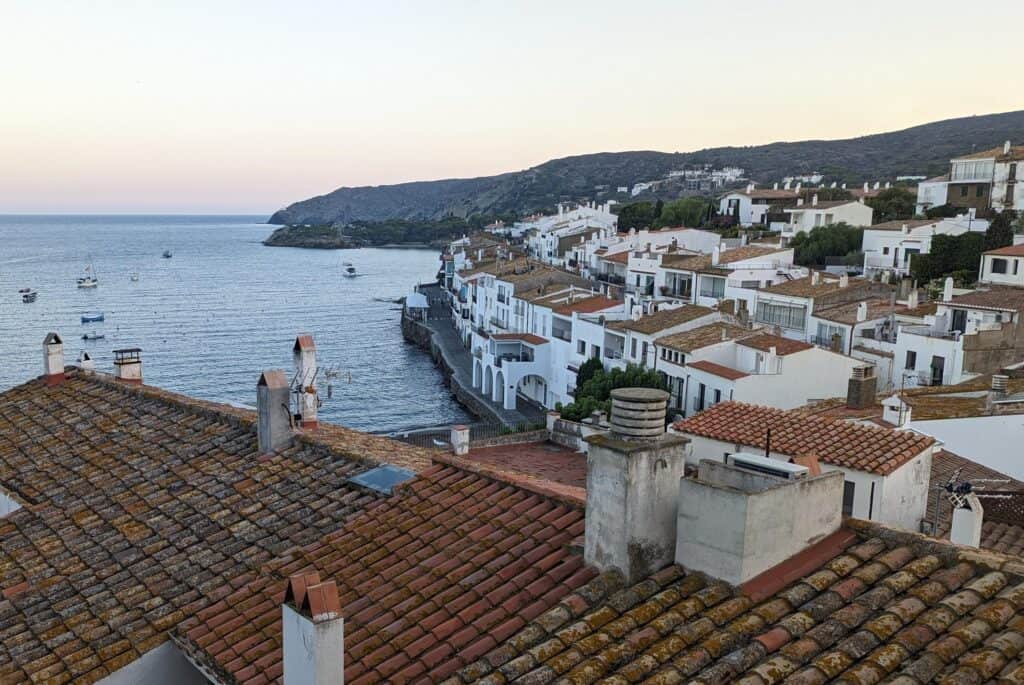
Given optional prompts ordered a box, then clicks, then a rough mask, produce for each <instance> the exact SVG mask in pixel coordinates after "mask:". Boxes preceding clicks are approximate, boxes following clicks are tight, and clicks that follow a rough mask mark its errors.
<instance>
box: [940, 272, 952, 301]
mask: <svg viewBox="0 0 1024 685" xmlns="http://www.w3.org/2000/svg"><path fill="white" fill-rule="evenodd" d="M952 299H953V277H952V276H946V280H945V281H943V282H942V301H943V302H949V301H950V300H952Z"/></svg>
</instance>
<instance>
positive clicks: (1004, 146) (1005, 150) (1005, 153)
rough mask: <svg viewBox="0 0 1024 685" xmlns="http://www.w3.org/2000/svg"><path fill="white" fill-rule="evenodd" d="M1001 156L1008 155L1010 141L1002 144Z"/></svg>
mask: <svg viewBox="0 0 1024 685" xmlns="http://www.w3.org/2000/svg"><path fill="white" fill-rule="evenodd" d="M1003 154H1004V155H1008V154H1010V141H1006V142H1005V143H1003Z"/></svg>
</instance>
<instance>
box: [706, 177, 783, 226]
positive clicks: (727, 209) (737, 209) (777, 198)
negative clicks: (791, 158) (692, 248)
mask: <svg viewBox="0 0 1024 685" xmlns="http://www.w3.org/2000/svg"><path fill="white" fill-rule="evenodd" d="M799 194H800V185H799V184H797V186H796V189H795V190H790V189H789V188H788V187H786V188H781V189H780V188H779V187H778V184H775V187H774V188H764V189H757V188H755V187H754V184H753V183H750V184H747V187H746V188H745V189H743V190H733V191H730V192H728V193H726V194H724V195H722V196H721V197H720V198H719V199H718V213H719V214H722V215H726V216H735V217H736V218H737V220H738V221H739V224H740V225H741V226H753V225H761V224H765V223H766V220H767V215H768V210H769V209H770V208H771V207H772V206H776V205H793V204H796V200H797V197H798V196H799Z"/></svg>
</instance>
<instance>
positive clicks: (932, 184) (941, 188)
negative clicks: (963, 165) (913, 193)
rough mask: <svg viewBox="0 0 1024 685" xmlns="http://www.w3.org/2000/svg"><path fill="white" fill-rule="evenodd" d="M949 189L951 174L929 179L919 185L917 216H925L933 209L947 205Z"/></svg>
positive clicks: (915, 209)
mask: <svg viewBox="0 0 1024 685" xmlns="http://www.w3.org/2000/svg"><path fill="white" fill-rule="evenodd" d="M948 187H949V174H943V175H942V176H936V177H934V178H929V179H928V180H926V181H921V182H920V183H918V184H917V204H916V205H915V207H914V213H915V214H924V213H925V212H927V211H928V210H929V209H931V208H932V207H940V206H942V205H944V204H946V190H947V188H948Z"/></svg>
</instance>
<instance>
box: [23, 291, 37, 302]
mask: <svg viewBox="0 0 1024 685" xmlns="http://www.w3.org/2000/svg"><path fill="white" fill-rule="evenodd" d="M38 296H39V293H37V292H36V291H34V290H29V291H28V292H27V293H22V294H21V301H22V302H24V303H25V304H29V303H30V302H35V301H36V297H38Z"/></svg>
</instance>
